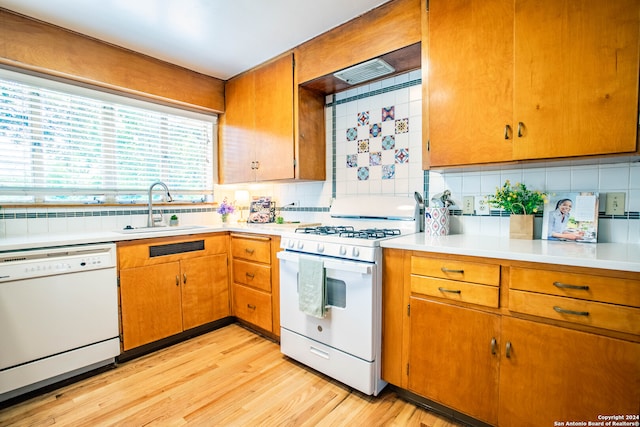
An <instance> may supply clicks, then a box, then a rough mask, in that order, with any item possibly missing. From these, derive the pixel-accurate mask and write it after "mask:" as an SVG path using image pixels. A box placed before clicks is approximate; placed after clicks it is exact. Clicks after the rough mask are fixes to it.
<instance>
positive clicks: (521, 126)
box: [518, 122, 524, 138]
mask: <svg viewBox="0 0 640 427" xmlns="http://www.w3.org/2000/svg"><path fill="white" fill-rule="evenodd" d="M523 129H524V123H522V122H518V138H522V130H523Z"/></svg>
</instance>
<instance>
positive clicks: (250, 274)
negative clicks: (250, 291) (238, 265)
mask: <svg viewBox="0 0 640 427" xmlns="http://www.w3.org/2000/svg"><path fill="white" fill-rule="evenodd" d="M244 274H245V276H247V277H248V278H250V279H253V278H254V277H256V275H255V274H253V273H249V272H248V271H247V272H246V273H244Z"/></svg>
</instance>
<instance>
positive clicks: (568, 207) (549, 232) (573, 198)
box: [542, 191, 598, 243]
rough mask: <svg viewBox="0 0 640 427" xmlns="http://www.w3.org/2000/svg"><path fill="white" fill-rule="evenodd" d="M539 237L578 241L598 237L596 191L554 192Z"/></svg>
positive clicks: (593, 239)
mask: <svg viewBox="0 0 640 427" xmlns="http://www.w3.org/2000/svg"><path fill="white" fill-rule="evenodd" d="M542 239H545V240H557V241H567V242H578V243H596V242H597V241H598V193H596V192H584V191H583V192H571V193H557V194H553V195H551V196H550V197H549V199H548V201H547V203H545V205H544V212H543V216H542Z"/></svg>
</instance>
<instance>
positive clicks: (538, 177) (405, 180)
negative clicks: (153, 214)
mask: <svg viewBox="0 0 640 427" xmlns="http://www.w3.org/2000/svg"><path fill="white" fill-rule="evenodd" d="M389 107H394V109H393V111H394V117H393V121H392V120H388V121H384V122H383V121H382V117H381V114H382V113H381V111H382V109H383V108H389ZM364 112H368V116H369V122H368V123H367V124H366V126H365V125H364V122H362V123H361V124H360V126H359V123H358V118H359V113H364ZM325 117H326V130H327V131H326V135H327V155H326V162H327V179H326V180H325V181H324V182H302V183H288V184H250V185H224V186H216V188H215V199H216V200H217V201H222V199H223V198H224V197H227V198H228V199H229V200H230V201H234V200H235V191H236V190H238V189H246V190H249V192H250V194H251V195H252V196H262V195H266V196H271V197H272V198H273V199H274V200H275V201H276V205H277V206H278V207H280V206H285V205H288V204H289V203H295V206H293V207H291V208H286V209H284V210H282V211H281V212H279V213H280V214H281V215H282V216H283V217H284V219H285V220H287V221H302V222H324V221H325V218H326V216H327V210H328V207H329V206H330V204H331V200H332V199H333V198H337V197H345V196H357V195H366V194H388V195H398V196H411V195H413V193H414V191H418V192H420V193H422V194H423V195H425V196H428V195H429V194H431V195H433V194H437V193H440V192H442V191H444V190H445V189H449V190H451V192H452V197H453V199H454V200H455V201H457V202H459V204H461V202H462V197H464V196H474V197H475V198H476V199H479V198H482V197H484V196H485V195H487V194H490V193H493V192H494V191H495V189H496V187H498V186H500V185H502V183H503V182H504V181H505V179H510V180H511V181H512V182H524V183H525V184H527V186H528V187H529V188H532V189H538V190H542V191H547V192H558V193H560V192H570V191H587V190H588V191H595V192H598V193H600V195H601V203H600V206H601V209H600V210H601V211H602V212H601V215H600V220H599V227H598V229H599V230H598V231H599V235H598V240H599V241H600V242H633V243H640V216H639V214H640V163H639V162H638V160H636V161H634V160H630V159H623V160H622V161H620V162H619V163H615V164H611V163H607V162H610V161H611V160H598V159H594V160H591V161H572V162H564V163H559V162H550V163H537V164H530V165H521V166H508V167H486V168H481V169H480V170H471V169H459V170H457V171H444V172H443V171H440V172H438V171H429V172H427V173H425V172H424V171H422V167H421V165H422V152H421V146H422V140H421V127H422V98H421V90H420V72H419V71H417V72H412V73H407V74H403V75H401V76H397V77H393V78H390V79H386V80H382V81H380V82H375V83H372V84H370V85H364V86H361V87H358V88H355V89H352V90H348V91H344V92H341V93H338V94H335V95H334V96H330V97H327V107H326V115H325ZM405 119H407V120H406V124H408V129H406V128H404V126H403V125H400V129H398V130H399V132H396V124H395V122H396V121H404V120H405ZM392 122H393V126H392ZM372 124H380V125H381V126H380V130H381V132H380V134H379V135H377V136H372V134H371V132H370V129H371V128H370V126H371V125H372ZM367 128H368V129H369V135H368V138H367V131H366V129H367ZM349 129H355V133H356V135H357V137H356V138H355V139H354V140H351V139H353V135H354V133H353V132H354V131H351V132H349ZM404 130H406V132H405V131H404ZM349 135H351V137H350V136H349ZM391 135H393V136H394V140H395V146H394V147H393V149H388V150H385V149H384V148H385V145H384V144H383V137H384V136H391ZM365 139H368V140H369V143H368V148H369V150H368V152H362V153H358V152H357V147H358V141H363V140H365ZM387 147H388V144H387ZM399 149H405V150H406V152H403V155H401V158H400V159H395V155H396V150H399ZM371 153H374V156H373V157H374V161H373V162H371ZM378 153H379V156H378ZM407 153H408V157H407V155H406V154H407ZM348 156H351V157H348ZM354 156H355V157H354ZM348 158H350V159H351V160H352V161H353V160H354V159H355V161H356V163H357V166H355V167H352V165H348V161H347V159H348ZM367 163H368V164H367ZM372 163H373V164H372ZM392 165H393V168H391V167H390V166H392ZM383 166H385V167H386V168H384V169H383ZM361 167H366V168H368V173H363V174H361V175H359V174H358V169H359V168H361ZM390 170H393V173H390V172H389V171H390ZM385 174H386V175H385ZM365 175H366V179H364V178H365ZM609 192H622V193H625V195H626V201H625V205H626V206H625V215H624V216H620V217H615V218H611V217H607V216H605V215H604V205H605V203H604V197H605V195H606V193H609ZM427 198H428V197H427ZM247 205H248V204H247V203H245V204H244V207H245V209H246V207H247ZM176 210H178V212H177V213H178V214H179V216H180V219H181V223H183V224H196V223H207V224H210V223H216V222H218V221H219V215H217V214H216V213H215V211H213V210H212V209H211V208H204V209H203V208H190V207H177V208H176ZM452 212H453V216H452V225H451V231H452V233H467V234H478V235H502V236H506V235H508V228H509V218H508V217H501V216H481V215H476V214H474V215H461V212H460V210H458V208H457V206H454V210H453V211H452ZM242 214H243V216H244V217H245V218H246V210H244V211H243V212H242ZM234 216H235V218H239V217H240V213H239V212H238V213H236V214H234ZM145 222H146V216H145V215H144V209H140V208H130V207H122V208H119V207H117V208H114V207H97V206H91V207H87V208H84V207H71V208H64V209H63V208H33V209H29V208H20V209H13V208H3V209H0V238H1V237H3V236H7V237H9V236H16V235H24V234H35V233H47V232H66V231H78V230H79V231H83V230H86V231H92V230H114V229H118V228H122V227H123V226H124V225H127V224H131V225H134V226H139V225H144V223H145ZM540 228H541V218H537V219H536V236H537V237H538V238H539V237H540Z"/></svg>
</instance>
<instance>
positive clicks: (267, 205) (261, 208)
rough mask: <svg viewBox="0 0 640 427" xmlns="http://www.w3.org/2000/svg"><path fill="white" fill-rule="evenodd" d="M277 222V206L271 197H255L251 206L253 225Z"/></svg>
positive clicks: (250, 220)
mask: <svg viewBox="0 0 640 427" xmlns="http://www.w3.org/2000/svg"><path fill="white" fill-rule="evenodd" d="M275 220H276V204H275V202H272V201H271V197H269V196H258V197H254V198H253V200H252V201H251V205H250V206H249V219H248V220H247V222H249V223H253V224H267V223H270V222H275Z"/></svg>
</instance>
